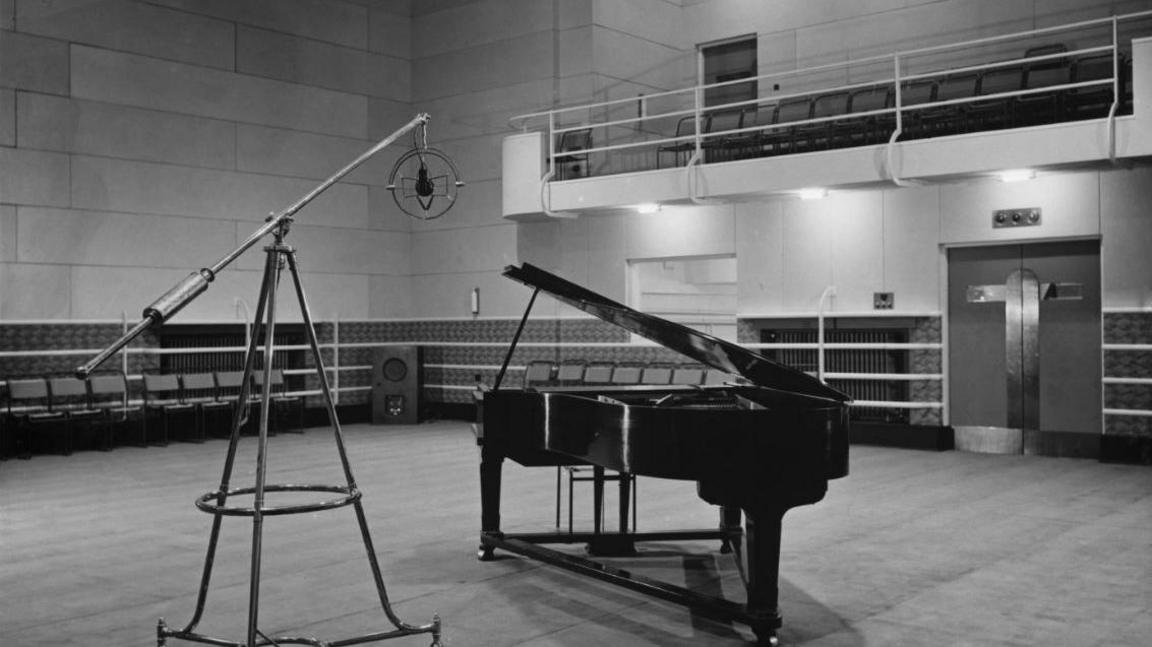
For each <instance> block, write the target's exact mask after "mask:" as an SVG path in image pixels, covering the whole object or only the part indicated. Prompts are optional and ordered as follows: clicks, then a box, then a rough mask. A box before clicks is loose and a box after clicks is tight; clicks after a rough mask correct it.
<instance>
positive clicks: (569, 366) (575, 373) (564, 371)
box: [556, 360, 585, 386]
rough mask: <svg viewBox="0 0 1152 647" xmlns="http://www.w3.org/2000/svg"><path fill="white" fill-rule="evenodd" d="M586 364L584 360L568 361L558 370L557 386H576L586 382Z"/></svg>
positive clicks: (562, 363) (561, 364)
mask: <svg viewBox="0 0 1152 647" xmlns="http://www.w3.org/2000/svg"><path fill="white" fill-rule="evenodd" d="M584 369H585V364H584V362H583V360H567V361H564V362H561V363H560V366H558V367H557V368H556V384H558V385H560V386H574V385H577V384H581V383H583V382H584Z"/></svg>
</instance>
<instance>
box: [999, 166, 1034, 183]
mask: <svg viewBox="0 0 1152 647" xmlns="http://www.w3.org/2000/svg"><path fill="white" fill-rule="evenodd" d="M999 177H1000V181H1001V182H1024V181H1026V180H1031V179H1033V178H1035V177H1036V171H1033V170H1032V169H1030V168H1014V169H1010V170H1007V171H1000V174H999Z"/></svg>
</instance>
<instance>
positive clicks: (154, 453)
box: [0, 422, 1152, 647]
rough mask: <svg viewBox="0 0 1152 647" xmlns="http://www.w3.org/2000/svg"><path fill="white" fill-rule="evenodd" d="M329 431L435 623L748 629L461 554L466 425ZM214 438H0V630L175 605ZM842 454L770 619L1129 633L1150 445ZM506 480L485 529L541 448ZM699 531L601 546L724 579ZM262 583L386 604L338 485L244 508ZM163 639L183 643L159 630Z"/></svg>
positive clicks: (219, 584)
mask: <svg viewBox="0 0 1152 647" xmlns="http://www.w3.org/2000/svg"><path fill="white" fill-rule="evenodd" d="M344 433H345V440H346V445H347V448H348V454H349V459H350V461H351V465H352V468H353V471H354V474H355V477H356V481H357V483H358V485H359V487H360V489H361V490H362V492H363V493H364V499H363V501H364V506H365V509H366V511H367V517H368V523H369V526H370V529H371V536H372V539H373V542H374V544H375V549H376V553H377V554H378V555H379V558H380V561H381V564H382V566H383V570H384V581H385V583H386V585H387V594H388V596H389V597H390V599H391V601H392V603H393V605H394V607H395V610H396V612H397V614H398V615H399V616H400V618H401V619H402V620H404V621H405V622H408V623H411V624H423V623H427V622H429V621H430V620H431V618H432V616H433V614H434V613H438V614H439V615H440V616H441V617H442V619H443V623H444V643H445V644H446V645H452V646H459V647H464V646H465V645H468V646H483V645H491V646H504V645H526V646H531V647H552V646H573V647H575V646H586V645H612V646H630V645H671V646H676V645H733V646H735V645H749V644H752V641H753V636H752V635H751V633H750V632H749V631H748V630H747V628H746V627H743V626H740V625H726V624H722V623H717V622H713V621H710V620H707V619H703V618H698V617H694V616H693V615H692V614H691V613H690V612H689V611H688V610H686V609H684V608H681V607H677V606H674V605H671V604H668V603H665V602H661V601H658V600H652V599H649V598H645V597H643V596H641V595H640V594H637V593H633V592H631V591H626V590H623V589H619V588H616V587H612V586H610V585H607V584H603V583H600V582H596V581H592V580H587V579H584V578H580V577H577V576H575V575H572V574H569V573H567V572H565V571H561V570H558V569H556V568H553V567H549V566H544V565H540V564H537V563H533V562H530V561H528V560H526V559H524V558H521V557H517V556H511V555H503V557H502V558H501V559H498V560H496V561H494V562H479V561H477V560H476V558H475V551H476V545H477V536H478V526H479V507H480V506H479V497H478V476H477V469H476V466H477V452H476V447H475V444H474V441H473V438H472V434H471V431H470V429H469V426H468V425H466V424H464V423H459V422H431V423H425V424H421V425H416V426H407V427H400V426H398V427H372V426H369V425H348V426H346V427H345V428H344ZM241 445H242V446H241V452H240V455H239V457H238V460H237V463H236V469H235V470H234V473H233V478H232V480H231V485H232V486H233V487H243V486H250V485H251V484H252V478H253V476H252V475H253V472H254V447H255V442H254V441H253V440H252V439H249V438H246V439H244V440H243V442H242V443H241ZM226 447H227V444H226V443H225V442H224V441H221V440H214V441H209V442H207V443H204V444H187V443H173V444H172V445H169V446H168V447H163V448H161V447H149V448H135V447H121V448H117V449H115V450H114V451H111V452H98V451H86V452H79V453H76V454H73V455H72V456H67V457H65V456H35V457H34V458H32V459H31V460H27V461H23V460H8V461H5V462H3V463H0V592H2V593H0V596H2V597H0V645H3V646H5V647H8V646H13V647H34V646H52V647H59V646H65V645H85V646H88V645H118V646H130V645H139V646H144V645H154V644H156V638H155V627H156V623H157V620H158V618H160V617H164V618H165V619H166V620H167V622H168V623H169V624H170V625H172V626H176V627H180V626H183V625H184V624H185V623H187V622H188V620H189V618H191V617H192V613H193V610H194V608H195V601H196V593H197V590H198V588H199V583H200V577H201V572H202V569H203V564H204V558H205V547H206V546H207V543H208V532H209V527H210V523H211V517H210V516H209V515H207V514H204V513H202V512H200V511H198V510H197V509H196V508H195V507H194V506H193V500H194V499H195V498H196V497H198V496H199V495H200V494H202V493H205V492H208V491H211V490H215V489H216V488H217V487H218V486H219V485H220V480H221V473H222V468H223V465H224V457H225V450H226ZM268 460H269V466H270V467H269V470H270V472H269V478H268V482H269V483H320V484H330V485H336V484H342V483H343V476H342V473H341V471H340V468H339V462H338V457H337V455H336V451H335V444H334V443H333V440H332V434H331V433H330V431H329V430H326V429H309V430H308V431H307V433H305V434H302V435H300V434H294V435H286V434H285V435H279V436H276V437H274V438H271V439H270V443H269V450H268ZM851 470H852V473H851V474H850V475H849V476H848V477H847V478H844V479H840V480H837V481H833V482H832V483H831V486H830V490H829V493H828V496H827V498H826V499H825V500H824V501H822V502H820V503H818V504H816V505H813V506H807V507H804V508H798V509H794V510H793V511H791V512H789V513H788V515H787V516H786V517H785V524H784V548H783V555H782V560H781V581H780V588H781V606H782V611H783V614H784V627H783V628H782V629H781V632H780V638H781V643H782V644H784V645H811V646H817V645H819V646H857V645H861V646H862V645H876V646H888V645H981V646H1025V645H1040V644H1046V645H1077V646H1097V645H1098V646H1101V647H1103V646H1110V647H1116V646H1124V645H1130V646H1137V645H1140V646H1143V645H1147V644H1149V643H1148V637H1149V636H1152V469H1149V468H1148V467H1141V466H1133V465H1109V464H1102V463H1098V462H1095V461H1089V460H1083V459H1059V458H1044V457H1033V456H994V455H985V454H971V453H963V452H943V453H932V452H922V451H912V450H900V449H890V448H878V447H866V446H856V447H853V448H852V464H851ZM638 488H639V502H640V503H639V505H640V519H639V523H640V529H641V530H654V529H659V528H682V527H700V526H702V525H703V526H707V525H710V524H712V523H713V522H714V521H715V516H716V515H715V512H714V509H712V508H710V507H709V506H708V505H706V504H704V503H703V502H701V501H699V499H697V497H696V496H695V491H694V484H693V483H686V482H675V481H660V480H656V479H644V478H641V479H640V481H639V484H638ZM504 491H505V497H504V505H503V512H504V528H505V530H509V531H517V530H520V531H547V530H550V529H551V528H552V527H553V525H554V524H555V520H556V519H555V514H556V508H555V506H556V473H555V471H554V470H553V469H551V468H535V469H527V468H523V467H520V466H517V465H515V464H510V465H509V466H507V467H506V468H505V484H504ZM315 496H316V495H313V494H277V495H270V498H269V501H268V502H269V503H275V504H281V503H287V502H288V501H289V500H293V501H295V500H296V499H295V498H294V497H296V498H299V500H312V499H311V498H310V497H312V498H314V497H315ZM273 497H283V499H275V498H273ZM239 498H240V497H233V500H234V501H236V500H238V499H239ZM562 498H563V500H564V501H565V502H566V499H567V495H566V494H565V496H564V497H562ZM590 499H591V495H590V491H589V490H588V486H587V484H578V485H577V492H576V500H577V509H576V515H575V516H576V519H575V522H576V525H577V526H578V527H588V526H589V525H590V523H591V521H590V514H589V508H590ZM249 503H250V500H249ZM610 516H611V515H610ZM562 524H563V525H565V526H566V525H567V512H566V511H565V512H564V513H563V515H562ZM251 535H252V523H251V519H250V518H247V517H228V518H225V520H224V525H223V532H222V536H221V540H220V545H219V549H218V552H217V558H216V562H215V564H214V567H213V571H212V579H211V581H210V586H209V595H208V604H207V607H206V609H205V613H204V617H203V620H202V621H201V623H200V625H199V626H198V630H200V631H202V632H204V633H207V634H210V635H213V636H217V637H222V638H226V639H227V640H230V641H235V642H238V643H242V642H243V641H244V636H245V627H246V623H247V613H248V596H249V584H248V582H249V572H250V564H251V562H250V549H251ZM716 548H717V546H716V545H714V542H687V543H684V544H680V545H670V544H654V545H649V546H647V547H646V548H645V551H644V556H643V557H641V558H637V559H630V560H624V561H622V562H620V563H619V564H618V565H622V566H624V567H627V568H629V569H632V570H635V571H637V572H641V573H644V574H646V575H649V576H653V577H661V578H664V579H667V580H669V581H673V582H675V583H678V584H682V585H687V586H691V587H693V588H697V589H699V590H702V591H705V592H710V593H721V594H723V595H725V596H727V597H731V598H734V599H740V597H741V595H742V592H741V585H740V578H739V571H738V569H737V565H736V563H735V561H734V560H733V558H732V557H731V556H729V555H721V554H719V553H718V552H717V551H716ZM260 600H261V603H260V607H259V617H260V622H259V625H260V627H261V630H262V631H264V632H265V633H267V634H273V633H291V634H295V635H305V634H311V635H315V636H317V637H319V638H320V639H322V640H326V641H338V640H340V639H344V638H348V637H350V636H359V635H363V634H367V633H371V632H377V631H386V630H390V629H391V628H392V625H391V624H390V623H389V622H388V621H387V619H386V617H385V616H384V615H383V613H382V612H381V608H380V602H379V600H378V598H377V596H376V591H375V587H374V586H373V584H372V581H371V578H370V575H369V569H368V562H367V558H366V555H365V551H364V547H363V541H362V539H361V535H360V533H359V530H358V528H357V524H356V521H355V516H354V514H352V512H351V510H350V509H348V508H341V509H336V510H327V511H321V512H314V513H308V514H301V515H292V516H277V517H268V518H267V519H266V520H265V524H264V539H263V551H262V576H261V587H260ZM428 642H429V640H428V637H427V636H412V637H403V638H396V639H392V640H390V641H388V642H386V643H377V644H391V645H396V646H397V647H399V646H401V645H427V644H428ZM182 644H195V643H187V642H183V641H175V640H172V641H169V645H182Z"/></svg>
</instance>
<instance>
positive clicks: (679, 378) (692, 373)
mask: <svg viewBox="0 0 1152 647" xmlns="http://www.w3.org/2000/svg"><path fill="white" fill-rule="evenodd" d="M703 382H704V369H702V368H699V367H696V366H677V367H676V368H674V369H672V384H686V385H698V384H702V383H703Z"/></svg>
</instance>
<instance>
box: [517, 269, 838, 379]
mask: <svg viewBox="0 0 1152 647" xmlns="http://www.w3.org/2000/svg"><path fill="white" fill-rule="evenodd" d="M504 276H507V277H508V278H510V279H512V280H514V281H519V282H521V283H523V284H525V285H528V286H531V287H534V288H538V289H540V290H543V291H545V292H547V293H548V294H550V295H552V296H553V297H555V298H557V299H559V300H560V301H563V302H564V303H567V304H568V305H570V306H573V307H575V308H579V309H581V310H583V311H585V312H588V313H590V314H593V315H596V316H597V317H599V318H600V319H603V320H604V321H607V322H609V323H613V324H616V325H617V326H619V327H621V328H623V329H625V330H627V331H629V332H633V333H636V334H637V335H640V336H641V337H644V338H646V339H649V340H651V341H654V342H656V343H657V344H660V345H662V346H665V347H667V348H670V349H672V350H674V351H677V352H679V353H681V354H683V355H686V356H688V357H690V358H692V359H694V360H696V361H697V362H700V363H701V364H706V365H708V366H711V367H712V368H715V369H718V370H721V371H724V372H726V373H731V374H734V375H742V376H744V377H745V378H747V379H748V380H749V381H751V382H752V383H753V384H756V385H758V386H763V387H767V388H771V389H777V390H780V391H791V392H794V393H801V394H804V395H809V396H814V397H818V398H826V399H829V400H837V401H840V402H845V401H847V400H849V399H850V398H849V397H848V396H847V395H845V394H843V393H841V392H840V391H837V390H836V389H833V388H832V387H830V386H828V385H827V384H824V383H823V382H821V381H820V380H818V379H816V378H814V377H812V376H811V375H808V374H807V373H804V372H803V371H798V370H796V369H794V368H791V367H789V366H784V365H783V364H779V363H776V362H774V361H772V360H770V359H768V358H766V357H762V356H760V355H758V354H756V353H753V352H751V351H748V350H746V349H744V348H742V347H740V346H737V345H736V344H733V343H731V342H727V341H724V340H723V339H719V338H717V337H713V336H712V335H708V334H706V333H702V332H700V331H698V330H693V329H691V328H689V327H687V326H684V325H682V324H678V323H675V322H672V321H668V320H667V319H661V318H660V317H657V316H655V315H650V314H645V313H643V312H639V311H636V310H633V309H632V308H629V307H628V306H626V305H624V304H622V303H616V302H615V301H612V300H611V299H608V298H606V297H604V296H602V295H600V294H597V293H596V292H593V291H592V290H589V289H587V288H584V287H581V286H579V285H576V284H575V283H572V282H571V281H568V280H565V279H562V278H560V277H559V276H556V275H555V274H552V273H550V272H546V271H544V270H542V269H540V268H538V267H536V266H534V265H531V264H528V263H524V264H523V265H522V266H520V267H517V266H515V265H509V266H508V267H507V268H505V269H504Z"/></svg>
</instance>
